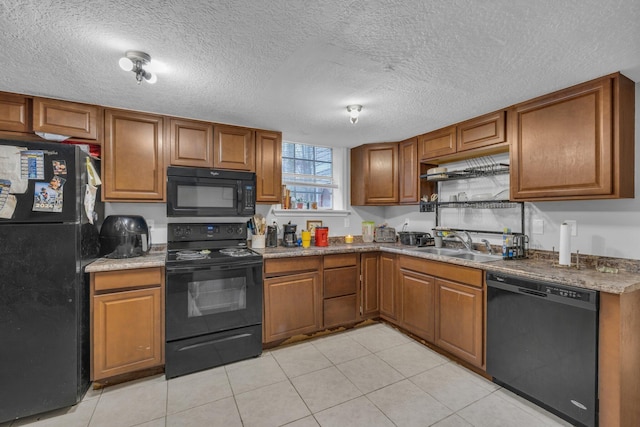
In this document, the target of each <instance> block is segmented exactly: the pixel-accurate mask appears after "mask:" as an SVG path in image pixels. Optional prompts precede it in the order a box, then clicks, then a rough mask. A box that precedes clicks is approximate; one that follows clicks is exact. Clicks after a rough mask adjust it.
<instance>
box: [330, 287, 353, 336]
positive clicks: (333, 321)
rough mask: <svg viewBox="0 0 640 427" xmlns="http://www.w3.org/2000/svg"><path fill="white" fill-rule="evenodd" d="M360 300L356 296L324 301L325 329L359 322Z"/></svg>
mask: <svg viewBox="0 0 640 427" xmlns="http://www.w3.org/2000/svg"><path fill="white" fill-rule="evenodd" d="M358 307H359V304H358V298H357V296H356V294H352V295H344V296H341V297H335V298H329V299H325V300H324V327H325V328H333V327H335V326H340V325H346V324H349V323H355V322H357V321H358Z"/></svg>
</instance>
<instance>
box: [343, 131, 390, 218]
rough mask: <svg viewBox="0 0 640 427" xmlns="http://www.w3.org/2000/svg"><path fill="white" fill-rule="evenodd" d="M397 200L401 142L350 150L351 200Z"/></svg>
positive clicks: (380, 202)
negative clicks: (399, 144) (399, 145)
mask: <svg viewBox="0 0 640 427" xmlns="http://www.w3.org/2000/svg"><path fill="white" fill-rule="evenodd" d="M397 203H398V143H396V142H393V143H382V144H367V145H363V146H361V147H356V148H354V149H352V150H351V204H352V205H355V206H358V205H391V204H397Z"/></svg>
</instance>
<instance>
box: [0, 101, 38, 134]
mask: <svg viewBox="0 0 640 427" xmlns="http://www.w3.org/2000/svg"><path fill="white" fill-rule="evenodd" d="M29 127H30V126H29V99H28V98H27V97H24V96H21V95H13V94H9V93H1V94H0V130H6V131H10V132H29V131H30V130H31V129H29Z"/></svg>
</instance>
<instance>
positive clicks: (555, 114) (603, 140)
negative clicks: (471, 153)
mask: <svg viewBox="0 0 640 427" xmlns="http://www.w3.org/2000/svg"><path fill="white" fill-rule="evenodd" d="M510 117H511V129H512V132H513V134H512V136H511V138H510V140H511V152H510V155H511V162H510V163H511V200H522V201H525V200H531V201H535V200H576V199H606V198H625V197H634V159H635V155H634V144H635V143H634V120H635V85H634V83H633V82H632V81H631V80H629V79H628V78H626V77H625V76H623V75H621V74H619V73H616V74H612V75H609V76H606V77H603V78H600V79H596V80H592V81H590V82H587V83H583V84H580V85H577V86H574V87H571V88H568V89H565V90H561V91H558V92H555V93H552V94H550V95H546V96H542V97H539V98H536V99H533V100H531V101H528V102H524V103H522V104H518V105H516V106H515V107H514V108H513V112H512V113H510Z"/></svg>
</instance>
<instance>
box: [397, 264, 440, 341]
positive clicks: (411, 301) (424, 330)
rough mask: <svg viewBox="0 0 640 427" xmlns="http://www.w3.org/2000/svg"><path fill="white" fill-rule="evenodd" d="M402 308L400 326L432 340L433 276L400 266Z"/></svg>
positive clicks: (433, 326) (433, 329)
mask: <svg viewBox="0 0 640 427" xmlns="http://www.w3.org/2000/svg"><path fill="white" fill-rule="evenodd" d="M399 280H400V294H401V301H402V309H401V316H400V326H402V327H403V328H405V329H406V330H408V331H409V332H413V333H414V334H416V335H417V336H419V337H420V338H423V339H425V340H427V341H429V342H433V341H434V331H435V325H434V313H433V307H434V278H433V277H431V276H429V275H426V274H424V273H420V272H417V271H412V270H408V269H406V268H402V267H401V268H400V274H399Z"/></svg>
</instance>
